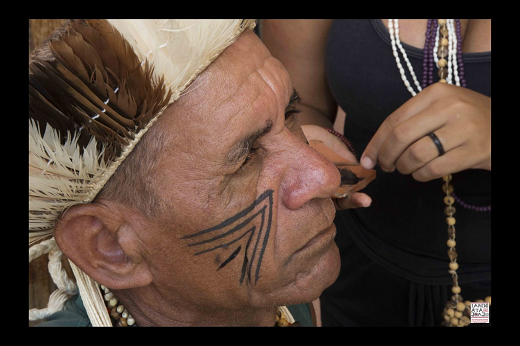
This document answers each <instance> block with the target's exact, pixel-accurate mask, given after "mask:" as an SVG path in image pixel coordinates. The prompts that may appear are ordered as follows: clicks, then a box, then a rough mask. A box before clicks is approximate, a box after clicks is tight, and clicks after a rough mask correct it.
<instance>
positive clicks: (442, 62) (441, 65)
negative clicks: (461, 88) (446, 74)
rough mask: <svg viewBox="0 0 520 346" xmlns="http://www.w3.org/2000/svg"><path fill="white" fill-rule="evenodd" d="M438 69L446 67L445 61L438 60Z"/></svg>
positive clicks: (446, 62)
mask: <svg viewBox="0 0 520 346" xmlns="http://www.w3.org/2000/svg"><path fill="white" fill-rule="evenodd" d="M438 64H439V67H445V66H446V65H448V61H446V59H439V62H438Z"/></svg>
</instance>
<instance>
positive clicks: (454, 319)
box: [450, 317, 459, 326]
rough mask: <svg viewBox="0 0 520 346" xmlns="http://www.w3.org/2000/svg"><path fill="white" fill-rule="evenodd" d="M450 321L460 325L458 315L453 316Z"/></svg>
mask: <svg viewBox="0 0 520 346" xmlns="http://www.w3.org/2000/svg"><path fill="white" fill-rule="evenodd" d="M450 322H451V324H453V325H454V326H458V325H459V319H458V318H456V317H453V318H452V319H451V321H450Z"/></svg>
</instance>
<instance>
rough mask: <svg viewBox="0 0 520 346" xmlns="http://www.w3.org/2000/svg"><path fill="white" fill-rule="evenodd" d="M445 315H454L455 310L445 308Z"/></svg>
mask: <svg viewBox="0 0 520 346" xmlns="http://www.w3.org/2000/svg"><path fill="white" fill-rule="evenodd" d="M446 315H448V316H449V317H453V316H455V310H453V309H448V310H446Z"/></svg>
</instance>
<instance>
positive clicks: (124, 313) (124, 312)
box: [121, 310, 128, 318]
mask: <svg viewBox="0 0 520 346" xmlns="http://www.w3.org/2000/svg"><path fill="white" fill-rule="evenodd" d="M121 316H123V318H127V317H128V311H126V310H125V311H123V314H122V315H121Z"/></svg>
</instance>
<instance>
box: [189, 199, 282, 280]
mask: <svg viewBox="0 0 520 346" xmlns="http://www.w3.org/2000/svg"><path fill="white" fill-rule="evenodd" d="M272 209H273V190H267V191H265V192H264V193H262V194H261V195H260V196H259V197H258V198H257V199H256V200H255V201H254V202H253V203H252V204H251V205H250V206H249V207H247V208H245V209H243V210H242V211H240V212H239V213H237V214H236V215H234V216H232V217H230V218H228V219H227V220H225V221H223V222H221V223H220V224H218V225H216V226H213V227H210V228H208V229H205V230H203V231H200V232H197V233H195V234H191V235H188V236H185V237H183V239H188V240H189V241H190V243H189V245H188V246H189V247H193V248H194V250H195V251H196V252H195V254H194V255H195V256H199V255H202V254H205V253H208V252H216V253H218V256H219V257H220V255H221V254H224V256H225V258H226V259H225V260H224V261H223V262H221V263H220V261H218V262H219V265H218V268H217V270H220V269H222V268H224V267H225V266H226V265H228V264H229V263H230V262H231V261H233V260H235V259H237V258H238V259H239V260H240V259H241V260H242V269H241V273H240V279H239V282H240V285H242V283H243V282H244V279H245V277H246V276H247V279H248V281H249V282H251V280H252V274H254V283H255V284H256V283H257V281H258V279H259V278H260V267H261V265H262V258H263V255H264V251H265V248H266V246H267V242H268V240H269V233H270V231H271V219H272Z"/></svg>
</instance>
